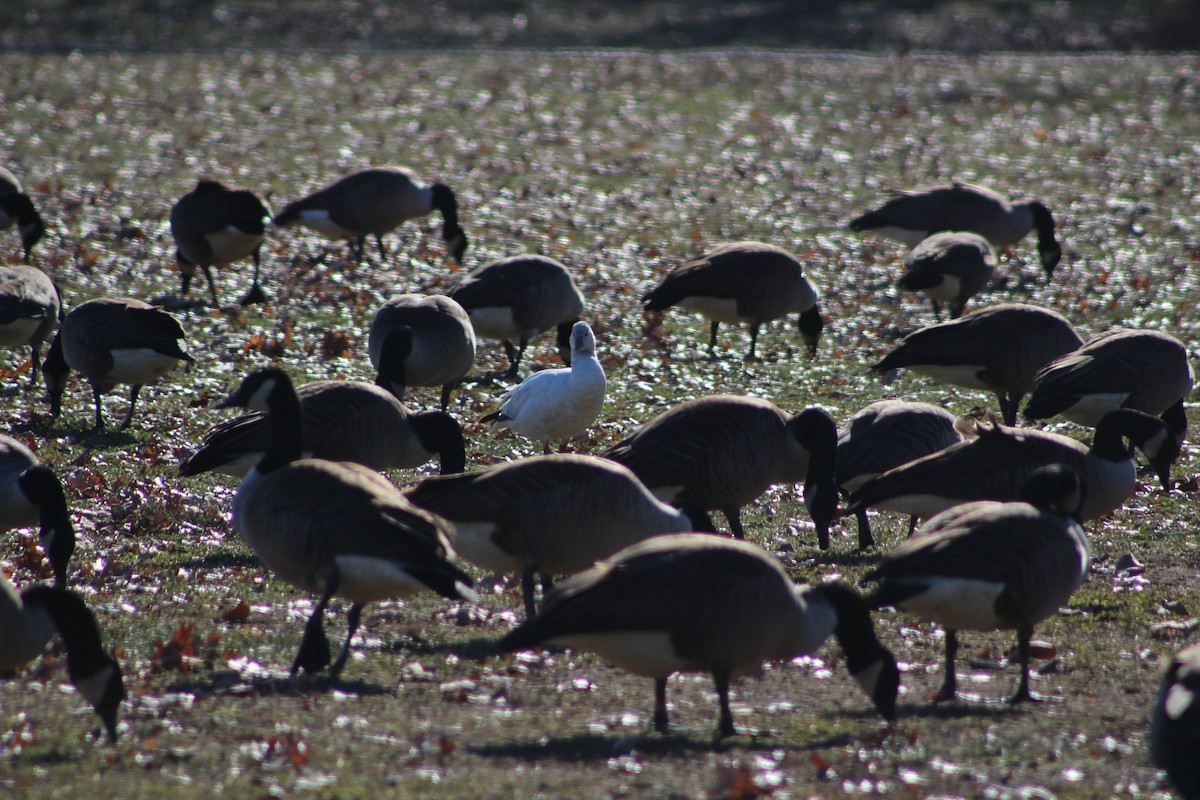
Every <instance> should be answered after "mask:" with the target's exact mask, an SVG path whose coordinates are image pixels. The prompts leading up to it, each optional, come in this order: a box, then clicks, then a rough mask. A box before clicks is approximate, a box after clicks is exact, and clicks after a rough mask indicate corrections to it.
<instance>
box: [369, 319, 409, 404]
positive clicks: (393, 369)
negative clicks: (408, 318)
mask: <svg viewBox="0 0 1200 800" xmlns="http://www.w3.org/2000/svg"><path fill="white" fill-rule="evenodd" d="M412 350H413V332H412V328H410V327H409V326H408V325H400V326H398V327H395V328H393V329H392V330H390V331H388V332H387V333H386V334H384V337H383V345H382V346H381V347H380V348H379V364H378V372H376V374H375V385H376V386H378V387H379V388H381V389H385V390H387V391H388V392H390V393H391V394H393V395H395V396H396V398H397V399H399V400H403V399H404V390H405V389H406V388H407V379H408V375H407V374H406V372H405V369H404V366H405V361H407V360H408V357H409V356H410V355H412Z"/></svg>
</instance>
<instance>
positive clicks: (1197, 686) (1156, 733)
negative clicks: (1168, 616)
mask: <svg viewBox="0 0 1200 800" xmlns="http://www.w3.org/2000/svg"><path fill="white" fill-rule="evenodd" d="M1197 695H1200V644H1194V645H1192V646H1191V647H1185V648H1184V649H1183V650H1180V651H1179V652H1178V653H1176V654H1175V658H1173V659H1172V660H1171V664H1170V666H1168V667H1167V671H1166V673H1165V674H1164V675H1163V680H1162V688H1161V690H1160V691H1159V693H1158V702H1156V703H1155V704H1154V712H1153V714H1152V715H1151V717H1150V757H1151V758H1152V759H1153V760H1154V765H1155V766H1156V767H1158V768H1159V769H1163V770H1166V772H1167V780H1169V781H1170V782H1171V785H1172V786H1173V787H1174V788H1175V791H1176V792H1177V793H1178V794H1179V796H1180V797H1181V798H1183V800H1200V759H1197V758H1196V753H1198V752H1200V702H1197Z"/></svg>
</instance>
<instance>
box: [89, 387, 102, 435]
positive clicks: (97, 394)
mask: <svg viewBox="0 0 1200 800" xmlns="http://www.w3.org/2000/svg"><path fill="white" fill-rule="evenodd" d="M92 399H93V400H94V401H95V403H96V427H95V428H94V430H96V431H102V430H104V417H103V416H102V415H101V413H100V384H99V383H98V382H97V383H93V384H92Z"/></svg>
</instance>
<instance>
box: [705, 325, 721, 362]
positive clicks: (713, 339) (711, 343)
mask: <svg viewBox="0 0 1200 800" xmlns="http://www.w3.org/2000/svg"><path fill="white" fill-rule="evenodd" d="M719 327H721V323H719V322H717V321H716V320H714V321H713V322H712V324H711V325H709V327H708V331H709V333H708V357H709V358H716V357H717V328H719Z"/></svg>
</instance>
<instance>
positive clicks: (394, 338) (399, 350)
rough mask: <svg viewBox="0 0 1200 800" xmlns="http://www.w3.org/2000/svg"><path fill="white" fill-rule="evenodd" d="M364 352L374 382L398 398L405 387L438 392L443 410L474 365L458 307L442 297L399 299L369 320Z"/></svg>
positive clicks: (466, 323) (470, 335) (467, 325)
mask: <svg viewBox="0 0 1200 800" xmlns="http://www.w3.org/2000/svg"><path fill="white" fill-rule="evenodd" d="M367 353H368V354H369V356H370V358H371V364H372V365H373V366H374V367H375V368H376V369H377V370H378V377H377V379H376V382H377V383H378V384H379V385H380V386H382V387H383V388H385V389H388V390H389V391H391V392H393V393H394V394H395V395H396V396H397V397H399V398H401V399H403V398H404V391H405V389H406V388H407V387H408V386H440V387H442V397H441V401H442V410H443V411H445V410H446V408H447V407H448V406H449V404H450V394H451V392H452V391H453V390H454V387H455V386H457V385H458V384H459V383H460V382H461V381H462V379H463V377H464V376H465V375H466V374H467V373H468V372H470V371H471V366H472V365H473V364H474V363H475V331H474V330H473V329H472V328H471V320H470V318H469V317H468V316H467V312H466V311H464V310H463V307H462V306H460V305H459V304H458V303H456V302H455V301H454V300H452V299H450V298H449V297H443V296H442V295H422V294H404V295H399V296H397V297H393V298H392V299H391V300H388V301H387V302H386V303H384V304H383V306H382V307H381V308H380V309H379V311H377V312H375V317H374V318H373V319H372V320H371V328H370V333H369V334H368V337H367Z"/></svg>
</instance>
